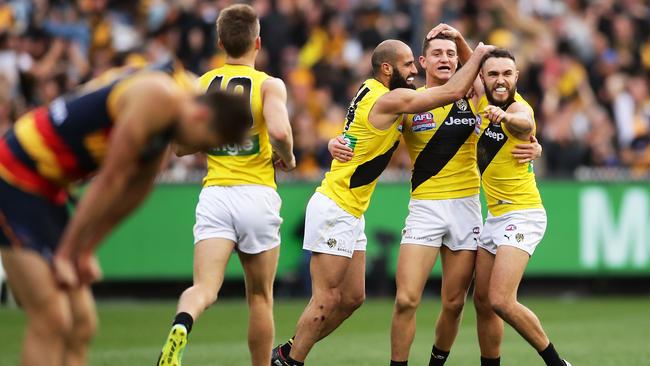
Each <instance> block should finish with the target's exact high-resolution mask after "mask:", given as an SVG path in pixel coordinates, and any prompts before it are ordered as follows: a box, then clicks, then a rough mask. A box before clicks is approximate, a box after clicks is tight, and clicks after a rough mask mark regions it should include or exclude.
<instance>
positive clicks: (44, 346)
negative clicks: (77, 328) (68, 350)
mask: <svg viewBox="0 0 650 366" xmlns="http://www.w3.org/2000/svg"><path fill="white" fill-rule="evenodd" d="M1 250H2V263H3V265H4V268H5V271H6V274H7V281H8V283H9V286H10V287H11V289H12V291H13V294H14V296H15V297H16V300H17V302H18V303H20V304H21V306H22V307H23V309H24V311H25V313H26V315H27V328H26V331H25V336H24V337H25V338H24V343H23V350H22V356H21V359H22V361H21V364H22V365H29V366H39V365H43V366H46V365H53V366H57V365H63V361H64V349H65V341H66V339H67V338H68V336H69V334H70V331H71V329H72V314H71V312H70V307H69V304H68V299H67V294H66V292H65V291H64V290H62V289H60V288H59V286H58V285H57V284H56V282H55V280H54V277H53V276H52V272H51V269H50V266H49V264H48V263H47V261H46V260H45V259H44V258H43V257H42V256H41V255H40V254H38V253H37V252H35V251H33V250H30V249H21V248H17V247H13V248H8V247H2V249H1Z"/></svg>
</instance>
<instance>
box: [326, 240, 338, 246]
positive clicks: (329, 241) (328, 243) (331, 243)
mask: <svg viewBox="0 0 650 366" xmlns="http://www.w3.org/2000/svg"><path fill="white" fill-rule="evenodd" d="M327 246H328V247H330V248H334V247H335V246H336V239H334V238H329V239H327Z"/></svg>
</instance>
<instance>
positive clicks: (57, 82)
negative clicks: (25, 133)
mask: <svg viewBox="0 0 650 366" xmlns="http://www.w3.org/2000/svg"><path fill="white" fill-rule="evenodd" d="M233 2H234V1H229V0H213V1H210V0H141V1H128V0H76V1H65V0H49V1H48V0H32V1H29V0H6V1H0V133H3V132H4V131H5V130H7V128H8V127H9V126H10V125H11V123H12V122H13V121H14V120H15V118H16V117H18V116H20V115H21V114H22V113H24V112H25V111H27V110H29V109H30V108H31V107H33V106H36V105H38V104H41V103H44V102H49V101H51V100H53V99H54V98H56V97H57V96H59V95H61V94H63V93H65V92H66V91H70V90H72V89H73V88H74V87H75V86H76V85H78V84H80V83H81V82H83V81H86V80H88V79H90V78H92V77H94V76H97V75H100V74H102V73H103V72H104V71H106V70H108V69H110V68H112V67H115V66H120V65H124V64H134V65H142V64H145V63H149V62H157V61H161V60H164V59H167V58H169V57H176V58H178V59H179V60H180V61H182V62H183V64H184V65H185V67H186V68H187V69H188V70H190V71H192V72H194V73H196V74H202V73H203V72H205V71H207V70H209V69H211V68H214V67H217V66H220V65H221V64H222V63H223V62H224V57H223V55H222V54H221V53H220V52H219V50H218V49H217V47H216V31H215V20H216V18H217V16H218V14H219V11H220V9H222V8H223V7H225V6H227V5H229V4H231V3H233ZM250 3H251V4H252V5H253V6H254V7H255V9H256V10H257V12H258V14H259V15H260V18H261V27H262V30H261V33H262V43H263V50H262V54H261V55H260V57H258V61H259V65H258V68H260V69H261V70H264V71H266V72H268V73H269V74H271V75H273V76H278V77H280V78H282V79H283V80H284V81H285V83H286V85H287V89H288V92H289V98H288V100H289V111H290V116H291V122H292V125H293V130H294V134H295V136H294V137H295V150H296V151H295V152H296V157H297V160H298V168H297V169H296V170H295V171H294V172H292V173H291V175H290V176H289V178H290V179H306V180H313V179H318V178H319V177H320V176H321V175H322V172H323V170H324V169H327V168H328V167H329V163H330V160H331V158H330V156H329V153H328V152H327V141H328V140H329V139H330V138H332V137H333V136H336V135H337V134H339V133H340V132H341V127H342V121H343V119H344V116H345V111H346V109H347V104H348V103H349V101H350V99H351V97H352V96H353V95H354V93H355V92H356V89H357V88H358V86H359V85H360V84H361V82H362V81H363V79H364V78H365V77H366V76H367V75H368V74H369V72H370V59H369V58H370V53H371V51H372V49H373V48H374V47H375V46H376V45H377V44H378V43H379V42H380V41H382V40H384V39H387V38H398V39H401V40H403V41H405V42H407V43H408V44H410V45H411V47H412V49H413V52H414V55H415V56H416V57H417V56H418V55H419V54H420V49H421V41H422V38H423V37H424V35H425V34H426V32H427V31H428V30H429V29H430V28H431V27H432V26H435V25H436V24H438V23H439V22H445V23H448V24H450V25H452V26H453V27H455V28H457V29H458V30H459V31H460V32H461V33H462V34H463V35H464V36H465V38H466V39H468V40H469V41H470V43H471V44H476V43H478V41H484V42H487V43H490V44H494V45H497V46H501V47H506V48H509V49H511V50H512V51H513V52H514V53H515V55H516V57H517V65H518V67H519V69H520V76H519V80H520V81H519V91H520V92H521V93H522V94H523V95H524V96H525V97H526V99H527V100H528V101H530V102H531V103H532V104H533V105H534V107H535V111H536V119H537V123H538V126H537V134H538V137H539V139H540V142H541V143H542V145H543V147H544V156H543V158H542V159H541V160H542V161H541V162H540V164H538V165H537V167H538V168H541V169H540V170H541V172H542V174H543V175H544V176H547V177H572V176H574V174H575V172H576V169H577V168H579V167H583V166H587V167H605V168H613V169H612V171H619V169H618V168H629V169H627V170H626V171H629V172H630V174H631V176H632V177H634V176H636V177H647V176H648V172H649V171H650V89H649V88H650V77H649V76H650V6H648V5H647V3H646V2H645V1H643V0H619V1H614V0H564V1H557V0H536V1H524V0H520V1H518V2H517V1H514V0H458V1H445V0H420V1H416V0H323V1H316V0H253V1H250ZM419 84H420V85H421V84H422V82H420V83H419ZM204 160H205V159H203V158H202V157H201V156H191V157H184V158H182V159H178V158H172V159H171V160H170V162H169V168H168V169H167V171H166V172H165V173H163V176H164V178H165V179H168V180H195V179H199V178H200V177H201V176H202V175H203V173H204V169H205V167H204V166H205V161H204ZM409 169H410V162H409V158H408V154H407V152H406V151H405V149H404V150H402V151H400V152H399V153H398V154H396V155H395V157H394V158H393V161H392V162H391V168H390V169H389V170H388V171H387V173H386V174H387V175H389V176H391V177H393V178H396V179H406V178H407V177H408V176H409ZM540 170H538V171H540Z"/></svg>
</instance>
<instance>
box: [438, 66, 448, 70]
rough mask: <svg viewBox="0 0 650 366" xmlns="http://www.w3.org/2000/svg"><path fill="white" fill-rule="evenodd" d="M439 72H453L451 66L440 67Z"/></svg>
mask: <svg viewBox="0 0 650 366" xmlns="http://www.w3.org/2000/svg"><path fill="white" fill-rule="evenodd" d="M438 71H451V67H449V66H440V67H438Z"/></svg>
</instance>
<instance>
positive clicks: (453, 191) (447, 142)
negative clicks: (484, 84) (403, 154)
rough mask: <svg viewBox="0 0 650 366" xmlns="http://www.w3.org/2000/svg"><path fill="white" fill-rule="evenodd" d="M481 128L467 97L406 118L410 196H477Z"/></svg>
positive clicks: (479, 120)
mask: <svg viewBox="0 0 650 366" xmlns="http://www.w3.org/2000/svg"><path fill="white" fill-rule="evenodd" d="M423 89H424V88H420V89H418V90H423ZM480 126H481V117H480V116H478V115H477V112H476V108H475V106H474V103H473V102H472V101H471V99H467V98H463V99H459V100H457V101H456V102H454V103H451V104H448V105H446V106H442V107H438V108H435V109H432V110H430V111H428V112H424V113H419V114H409V115H406V116H405V118H404V128H403V132H402V133H403V135H404V141H405V142H406V146H407V148H408V151H409V155H410V156H411V162H412V163H413V175H412V176H411V197H413V198H416V199H424V200H441V199H453V198H462V197H468V196H472V195H476V194H478V193H479V189H480V185H481V183H480V177H479V174H478V169H477V168H476V142H477V141H478V133H479V131H480Z"/></svg>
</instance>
